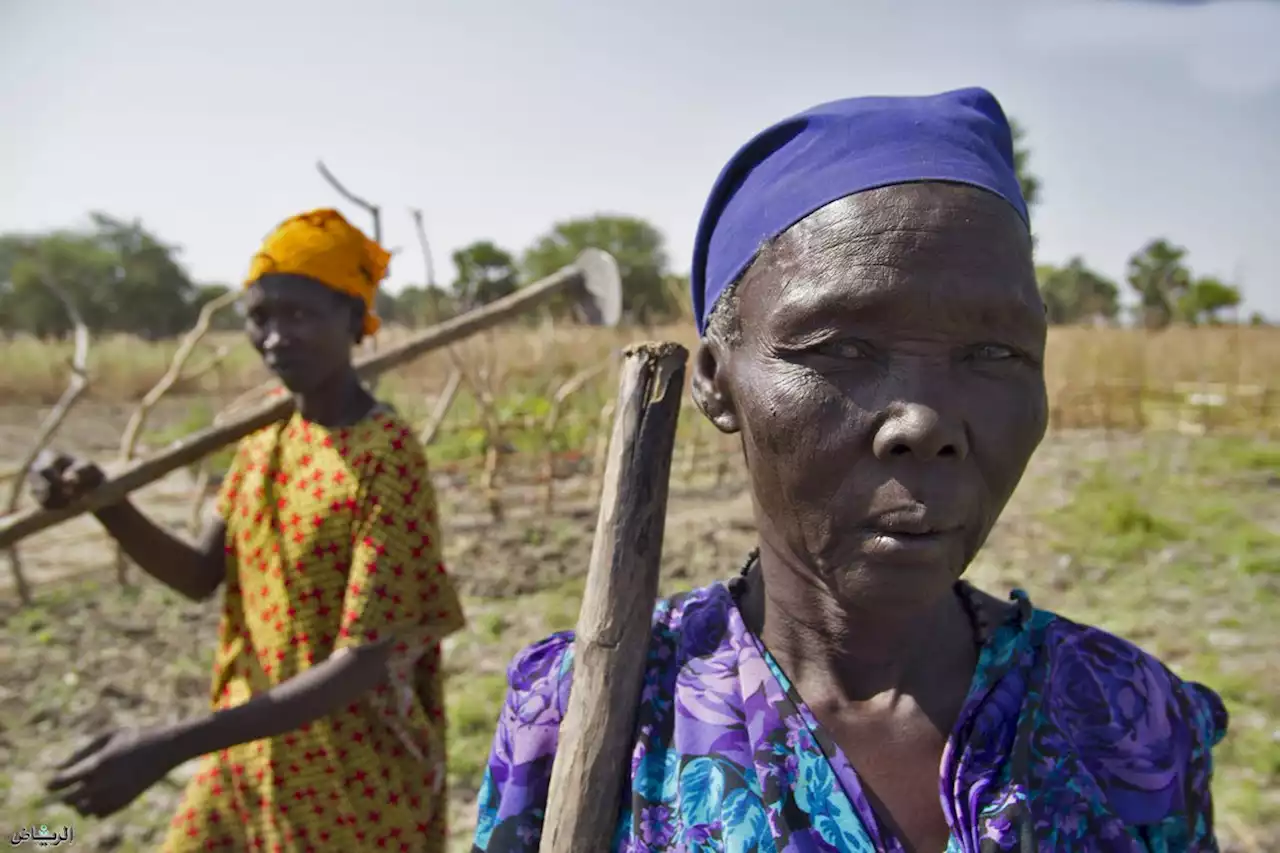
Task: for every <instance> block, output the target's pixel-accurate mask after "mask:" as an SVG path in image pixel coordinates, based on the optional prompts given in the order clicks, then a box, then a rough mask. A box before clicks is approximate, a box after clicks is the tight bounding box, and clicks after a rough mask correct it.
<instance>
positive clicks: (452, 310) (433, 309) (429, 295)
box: [396, 284, 457, 326]
mask: <svg viewBox="0 0 1280 853" xmlns="http://www.w3.org/2000/svg"><path fill="white" fill-rule="evenodd" d="M396 312H397V320H398V321H399V322H401V323H404V324H405V325H406V326H430V325H432V324H433V323H439V322H442V321H444V320H447V319H449V318H450V317H452V316H453V315H454V314H456V313H457V306H456V305H455V304H454V299H453V297H452V296H450V295H449V292H448V291H446V290H444V289H443V288H439V287H431V286H426V287H423V286H421V285H416V284H413V285H409V286H408V287H405V288H404V289H403V290H401V291H400V295H399V296H398V297H396Z"/></svg>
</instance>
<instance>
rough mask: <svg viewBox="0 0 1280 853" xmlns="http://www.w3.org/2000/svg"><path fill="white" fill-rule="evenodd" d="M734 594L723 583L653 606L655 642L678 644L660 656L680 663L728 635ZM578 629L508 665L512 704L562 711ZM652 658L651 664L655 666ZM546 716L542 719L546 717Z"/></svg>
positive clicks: (554, 712)
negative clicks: (724, 632)
mask: <svg viewBox="0 0 1280 853" xmlns="http://www.w3.org/2000/svg"><path fill="white" fill-rule="evenodd" d="M732 606H733V599H732V597H731V596H730V594H729V592H728V590H727V589H726V588H725V586H724V585H723V584H720V583H715V584H711V585H710V586H705V587H701V588H699V589H694V590H691V591H689V592H685V593H681V594H679V595H675V596H671V597H669V598H663V599H661V600H659V601H658V602H657V603H656V605H655V606H654V609H653V618H652V621H651V634H650V642H651V643H653V644H661V645H667V646H675V647H676V648H674V649H673V650H672V651H673V652H674V653H673V654H664V655H660V656H658V657H659V658H660V661H662V662H667V663H670V664H675V663H676V662H677V661H679V660H681V659H684V658H686V657H687V656H688V654H700V653H705V652H706V649H705V648H703V647H705V646H707V645H708V644H709V643H712V642H714V641H715V640H716V639H717V638H718V637H719V636H720V635H722V634H723V630H724V626H725V625H726V624H727V621H728V614H729V610H730V609H731V608H732ZM573 640H574V632H573V631H560V632H557V633H555V634H551V635H550V636H548V637H544V638H543V639H541V640H538V641H537V642H535V643H531V644H529V645H528V646H525V647H524V648H523V649H521V650H520V651H519V652H517V653H516V655H515V656H514V657H513V658H512V659H511V663H510V664H509V665H508V667H507V683H508V688H509V695H508V704H509V705H513V704H514V706H515V707H527V706H529V704H530V703H533V704H536V705H537V706H538V707H539V708H541V709H543V712H542V713H543V714H544V715H545V714H551V715H553V716H555V717H557V718H559V717H560V716H562V715H563V713H564V709H565V706H566V704H567V702H568V698H569V686H570V682H571V681H572V678H573ZM652 665H653V663H651V666H652ZM546 721H547V720H546V717H545V716H544V717H543V719H542V722H546Z"/></svg>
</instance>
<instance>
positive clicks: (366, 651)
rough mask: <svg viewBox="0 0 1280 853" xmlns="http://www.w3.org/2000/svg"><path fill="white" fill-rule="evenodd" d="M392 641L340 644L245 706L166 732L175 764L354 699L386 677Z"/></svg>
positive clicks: (291, 726) (286, 728)
mask: <svg viewBox="0 0 1280 853" xmlns="http://www.w3.org/2000/svg"><path fill="white" fill-rule="evenodd" d="M390 654H391V641H390V640H384V641H382V642H378V643H368V644H366V645H363V646H360V647H359V648H350V649H339V650H338V651H336V652H334V653H333V654H332V655H331V656H330V657H329V659H328V660H326V661H324V662H323V663H319V664H316V665H315V666H313V667H311V668H310V669H307V670H304V671H302V672H300V673H298V674H297V675H295V676H294V677H293V678H290V679H288V680H287V681H284V682H281V683H280V684H277V685H276V686H275V687H272V688H271V689H270V690H268V691H267V692H266V693H259V694H258V695H256V696H254V697H253V698H252V699H250V700H249V701H248V702H245V703H244V704H243V705H237V706H236V707H234V708H226V709H224V710H221V711H215V712H213V713H212V714H202V715H201V716H198V717H196V718H194V719H191V720H186V721H184V722H180V723H178V724H177V725H174V726H172V727H170V728H169V729H168V730H166V731H165V732H164V736H165V737H166V738H167V739H168V741H169V744H170V747H171V749H172V750H173V752H172V757H173V760H174V763H175V764H181V763H182V762H184V761H186V760H188V759H191V758H196V757H198V756H201V755H206V754H208V753H210V752H217V751H219V750H223V749H228V748H230V747H232V746H235V745H237V744H241V743H249V742H250V741H255V740H261V739H263V738H269V737H275V736H277V735H282V734H285V733H286V732H291V731H293V730H295V729H299V728H301V727H302V726H304V725H306V724H307V723H309V722H311V721H312V720H317V719H319V718H320V717H324V716H327V715H329V714H332V713H334V712H336V711H337V710H338V709H339V708H341V707H342V706H344V705H348V704H350V703H351V702H354V701H356V700H357V699H359V698H360V697H361V696H363V695H364V694H365V693H368V692H369V691H370V690H372V689H373V688H374V687H376V686H377V685H378V684H380V683H381V682H382V681H383V680H384V679H386V677H387V659H388V657H389V656H390Z"/></svg>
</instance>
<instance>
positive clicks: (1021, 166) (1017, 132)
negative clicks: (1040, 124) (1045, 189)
mask: <svg viewBox="0 0 1280 853" xmlns="http://www.w3.org/2000/svg"><path fill="white" fill-rule="evenodd" d="M1009 129H1010V130H1011V131H1012V132H1013V168H1014V171H1015V172H1017V174H1018V186H1019V187H1021V188H1022V199H1023V201H1025V202H1026V203H1027V212H1028V213H1030V211H1031V209H1032V208H1033V207H1035V206H1036V205H1037V204H1039V203H1040V189H1041V185H1040V179H1039V178H1038V177H1036V176H1035V175H1034V174H1032V173H1031V152H1030V151H1029V150H1028V149H1027V146H1026V135H1027V132H1026V129H1025V128H1024V127H1023V126H1022V125H1020V124H1018V123H1017V122H1016V121H1014V120H1013V119H1010V120H1009Z"/></svg>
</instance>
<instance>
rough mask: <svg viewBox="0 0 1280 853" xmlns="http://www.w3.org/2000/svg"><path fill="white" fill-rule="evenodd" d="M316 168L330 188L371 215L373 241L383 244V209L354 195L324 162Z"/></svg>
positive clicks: (318, 162)
mask: <svg viewBox="0 0 1280 853" xmlns="http://www.w3.org/2000/svg"><path fill="white" fill-rule="evenodd" d="M316 168H317V169H319V170H320V176H321V177H322V178H324V179H325V180H326V181H328V183H329V186H331V187H333V188H334V189H335V190H337V191H338V194H339V195H341V196H342V197H343V198H345V199H346V200H347V201H349V202H351V203H352V204H354V205H355V206H356V207H359V208H361V209H362V210H364V211H365V212H367V213H368V214H369V216H370V217H372V219H373V239H374V242H376V243H381V242H382V208H380V207H378V206H377V205H376V204H373V203H371V202H368V201H365V200H364V199H363V198H361V197H360V196H358V195H356V194H355V193H353V192H352V191H351V190H349V189H347V188H346V187H344V186H343V185H342V183H341V182H340V181H339V180H338V179H337V178H336V177H334V175H333V172H330V171H329V167H328V166H326V165H325V164H324V161H323V160H317V161H316Z"/></svg>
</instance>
